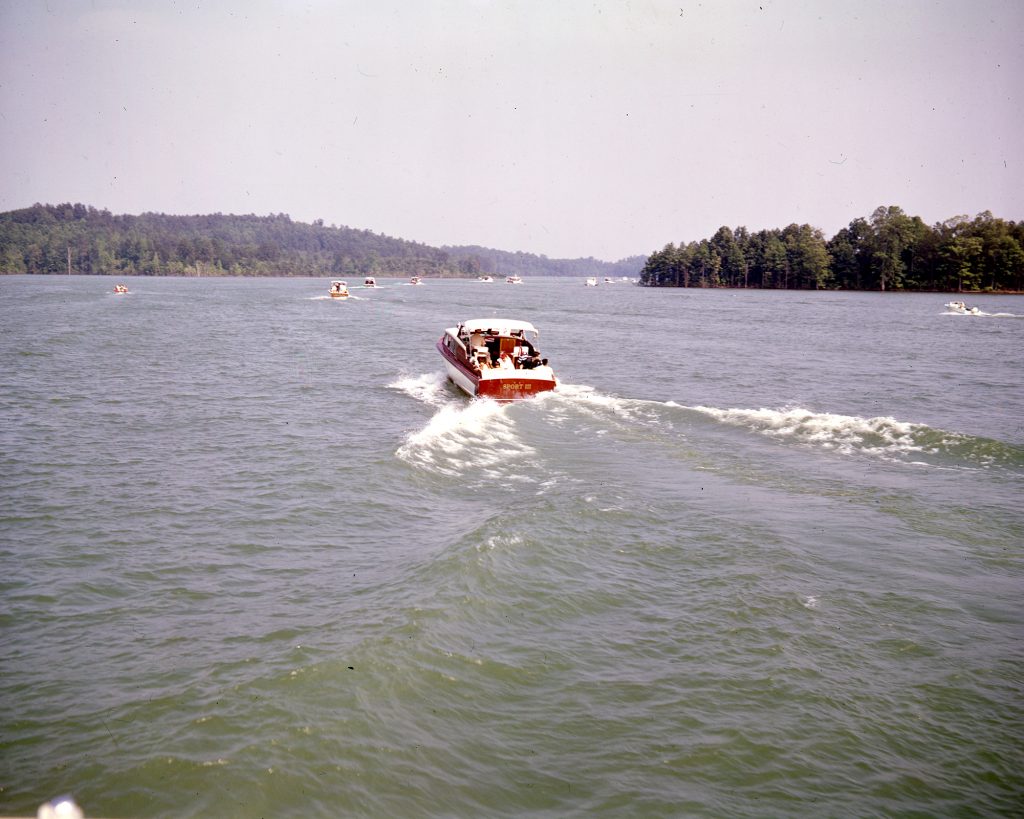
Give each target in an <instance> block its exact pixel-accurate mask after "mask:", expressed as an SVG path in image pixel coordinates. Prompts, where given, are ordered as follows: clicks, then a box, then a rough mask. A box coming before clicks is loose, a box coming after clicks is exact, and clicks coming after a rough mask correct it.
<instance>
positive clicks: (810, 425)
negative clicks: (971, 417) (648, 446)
mask: <svg viewBox="0 0 1024 819" xmlns="http://www.w3.org/2000/svg"><path fill="white" fill-rule="evenodd" d="M391 387H393V388H395V389H400V390H402V391H403V392H405V393H407V394H408V395H410V396H412V397H414V398H416V399H417V400H419V401H421V402H423V403H425V404H428V405H430V406H433V407H436V408H437V412H436V413H435V414H434V415H433V417H432V418H431V419H430V421H429V422H428V423H427V425H426V427H424V428H423V429H422V430H420V431H418V432H414V433H412V434H410V435H409V437H408V438H407V440H406V442H405V443H404V444H403V445H402V446H401V447H400V448H399V450H398V453H397V454H398V457H399V458H401V459H402V460H404V461H406V462H407V463H410V464H413V465H416V466H419V467H421V468H426V469H429V470H431V471H435V472H441V473H444V474H447V475H462V474H465V470H467V469H471V468H476V469H481V468H482V469H487V470H491V471H492V472H493V474H495V475H498V474H505V473H506V472H510V471H511V472H515V471H516V467H517V466H519V465H521V463H522V462H523V460H525V459H529V458H535V457H536V452H535V450H534V449H533V448H532V447H531V446H529V445H528V444H527V443H525V442H524V441H523V440H522V438H521V437H520V435H519V434H518V433H517V429H516V421H515V417H516V415H517V413H516V412H514V411H513V412H509V408H510V406H512V405H507V404H499V403H497V402H494V401H490V400H487V399H475V400H471V401H467V400H465V399H463V398H461V397H460V396H457V395H455V394H454V393H453V392H452V391H451V390H450V389H448V388H447V385H446V379H445V376H444V375H443V374H440V373H433V374H429V375H421V376H418V377H412V378H405V379H402V380H400V381H398V382H396V383H395V384H392V385H391ZM528 403H529V406H530V407H534V408H537V410H538V411H539V412H540V413H541V414H542V415H543V417H544V419H545V422H546V423H547V424H549V425H550V426H551V427H554V428H559V429H566V430H569V431H570V432H571V434H573V435H577V434H579V435H588V436H598V437H600V436H602V435H612V436H613V437H617V438H636V439H637V440H640V439H643V440H655V441H656V440H663V439H664V438H666V437H668V438H671V439H673V440H675V439H678V438H680V437H683V438H688V439H691V440H694V439H696V438H697V436H698V435H699V434H700V423H701V421H705V422H706V421H709V420H710V421H712V422H714V424H715V425H716V426H720V427H731V428H737V429H741V430H744V431H747V432H750V433H756V434H758V435H760V436H763V437H765V438H768V439H771V440H773V441H775V442H777V443H779V444H780V445H789V446H798V447H801V448H805V449H817V450H820V451H822V452H826V453H834V454H838V455H841V456H857V457H869V458H879V459H882V460H886V461H892V462H896V463H903V464H910V465H918V466H935V467H940V468H947V469H985V468H989V467H1008V468H1014V469H1019V468H1024V447H1021V446H1017V445H1014V444H1009V443H1005V442H1002V441H996V440H993V439H990V438H981V437H976V436H972V435H967V434H964V433H959V432H951V431H948V430H942V429H935V428H933V427H929V426H928V425H926V424H919V423H913V422H908V421H900V420H898V419H896V418H892V417H884V416H878V417H874V418H862V417H860V416H855V415H841V414H837V413H829V412H816V411H814V410H810V409H806V408H803V407H789V408H784V409H767V408H760V409H742V408H730V409H719V408H717V407H706V406H686V405H683V404H679V403H676V402H674V401H657V400H651V399H638V398H625V397H621V396H615V395H609V394H605V393H601V392H599V391H598V390H595V389H593V388H591V387H586V386H581V385H567V384H560V385H559V386H558V387H557V389H555V390H553V391H552V392H549V393H545V394H543V395H539V396H537V397H536V398H533V399H530V401H529V402H528Z"/></svg>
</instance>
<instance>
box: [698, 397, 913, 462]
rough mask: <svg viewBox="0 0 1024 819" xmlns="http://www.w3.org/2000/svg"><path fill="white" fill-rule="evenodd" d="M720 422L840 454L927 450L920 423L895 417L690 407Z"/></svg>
mask: <svg viewBox="0 0 1024 819" xmlns="http://www.w3.org/2000/svg"><path fill="white" fill-rule="evenodd" d="M691 409H693V410H695V411H696V412H701V413H703V414H705V415H709V416H711V417H712V418H715V419H716V420H718V421H721V422H722V423H724V424H729V425H731V426H737V427H746V428H748V429H752V430H754V431H755V432H759V433H761V434H762V435H766V436H768V437H770V438H780V439H788V440H793V441H798V442H801V443H806V444H813V445H816V446H820V447H822V448H824V449H828V450H833V451H836V452H840V453H842V454H844V455H848V454H852V453H855V452H866V453H870V454H874V455H883V456H894V455H901V456H902V455H905V454H907V453H909V452H928V451H932V449H931V448H926V447H925V446H923V445H922V443H921V441H920V440H919V438H918V435H919V434H920V433H925V432H928V431H929V428H928V427H926V426H924V425H923V424H912V423H907V422H905V421H897V420H896V419H895V418H886V417H877V418H860V417H858V416H855V415H836V414H834V413H827V412H813V411H811V410H808V409H803V408H801V407H795V408H792V409H784V410H773V409H763V408H762V409H756V410H755V409H717V408H715V407H691Z"/></svg>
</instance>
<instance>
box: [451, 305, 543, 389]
mask: <svg viewBox="0 0 1024 819" xmlns="http://www.w3.org/2000/svg"><path fill="white" fill-rule="evenodd" d="M538 335H539V333H538V332H537V328H536V327H534V326H533V325H532V324H530V322H528V321H517V320H515V319H500V318H485V319H470V320H469V321H464V322H463V323H462V324H460V325H458V326H457V327H449V328H447V329H446V330H445V331H444V332H443V333H442V334H441V338H440V339H438V342H437V345H436V346H437V350H438V352H439V353H441V357H442V358H443V359H444V365H445V369H446V370H447V373H448V378H449V379H450V380H451V381H452V382H453V383H454V384H455V385H456V386H457V387H458V388H459V389H460V390H462V391H463V392H465V393H466V394H467V395H470V396H473V397H477V396H480V397H483V398H493V399H495V400H497V401H515V400H517V399H520V398H532V397H533V396H535V395H537V394H538V393H542V392H547V391H548V390H553V389H554V388H555V386H556V381H555V374H554V372H552V370H551V367H549V366H548V360H547V359H546V358H541V356H540V352H539V351H538V350H537V343H536V342H537V336H538Z"/></svg>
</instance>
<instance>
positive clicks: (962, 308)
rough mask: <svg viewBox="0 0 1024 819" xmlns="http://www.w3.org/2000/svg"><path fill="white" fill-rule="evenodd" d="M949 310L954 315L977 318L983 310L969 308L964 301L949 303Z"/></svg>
mask: <svg viewBox="0 0 1024 819" xmlns="http://www.w3.org/2000/svg"><path fill="white" fill-rule="evenodd" d="M945 307H946V309H947V310H949V311H951V312H953V313H959V314H960V315H962V316H977V315H980V314H981V310H979V309H978V308H977V307H974V306H971V307H968V306H967V305H966V304H964V303H963V302H962V301H948V302H946V304H945Z"/></svg>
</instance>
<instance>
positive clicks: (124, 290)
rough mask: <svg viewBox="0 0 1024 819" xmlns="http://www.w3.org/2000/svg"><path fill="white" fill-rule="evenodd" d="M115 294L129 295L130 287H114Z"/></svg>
mask: <svg viewBox="0 0 1024 819" xmlns="http://www.w3.org/2000/svg"><path fill="white" fill-rule="evenodd" d="M114 292H115V293H127V292H128V285H126V284H115V285H114Z"/></svg>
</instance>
